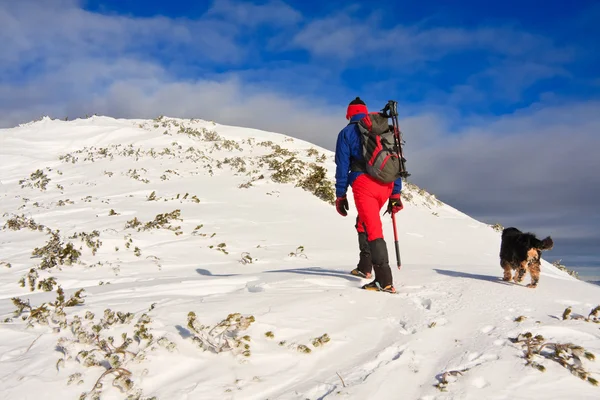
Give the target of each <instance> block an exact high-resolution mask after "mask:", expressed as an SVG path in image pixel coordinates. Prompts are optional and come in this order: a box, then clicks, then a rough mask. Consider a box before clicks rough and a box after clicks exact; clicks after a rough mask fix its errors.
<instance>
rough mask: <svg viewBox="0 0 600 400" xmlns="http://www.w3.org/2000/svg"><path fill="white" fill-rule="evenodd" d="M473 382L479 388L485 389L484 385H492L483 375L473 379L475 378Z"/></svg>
mask: <svg viewBox="0 0 600 400" xmlns="http://www.w3.org/2000/svg"><path fill="white" fill-rule="evenodd" d="M471 384H472V385H473V386H475V387H476V388H477V389H483V388H484V387H486V386H489V385H490V384H489V383H488V382H487V381H486V380H485V379H483V378H482V377H479V378H475V379H473V380H472V381H471Z"/></svg>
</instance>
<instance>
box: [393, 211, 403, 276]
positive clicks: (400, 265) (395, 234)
mask: <svg viewBox="0 0 600 400" xmlns="http://www.w3.org/2000/svg"><path fill="white" fill-rule="evenodd" d="M392 225H393V226H394V246H395V247H396V261H397V262H398V269H400V267H402V263H401V262H400V247H399V246H398V230H397V229H396V214H394V213H392Z"/></svg>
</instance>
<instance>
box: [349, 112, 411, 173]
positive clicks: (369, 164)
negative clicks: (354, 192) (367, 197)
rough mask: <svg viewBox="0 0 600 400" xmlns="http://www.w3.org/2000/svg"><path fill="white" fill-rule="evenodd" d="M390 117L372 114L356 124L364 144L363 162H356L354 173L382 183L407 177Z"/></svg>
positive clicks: (378, 113)
mask: <svg viewBox="0 0 600 400" xmlns="http://www.w3.org/2000/svg"><path fill="white" fill-rule="evenodd" d="M388 118H389V116H388V115H386V114H384V113H381V112H376V113H370V114H367V115H366V116H364V117H363V118H361V119H360V120H359V121H355V122H351V124H356V125H357V127H358V131H359V132H360V137H361V142H362V155H363V161H362V162H359V161H355V162H353V165H352V170H353V171H363V172H366V173H367V174H369V175H370V176H372V177H373V178H375V179H377V180H379V181H380V182H382V183H390V182H394V181H395V180H396V179H398V178H399V177H402V176H405V171H404V163H403V159H402V157H401V156H400V151H401V150H400V149H399V148H398V144H397V142H396V137H395V136H394V126H392V125H389V124H388Z"/></svg>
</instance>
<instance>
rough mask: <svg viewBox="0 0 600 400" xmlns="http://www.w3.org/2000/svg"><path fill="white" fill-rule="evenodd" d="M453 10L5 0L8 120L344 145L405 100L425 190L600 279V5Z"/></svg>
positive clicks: (4, 110) (410, 4)
mask: <svg viewBox="0 0 600 400" xmlns="http://www.w3.org/2000/svg"><path fill="white" fill-rule="evenodd" d="M449 3H450V2H442V1H428V2H414V1H402V2H372V3H369V4H367V2H349V1H344V2H336V1H330V2H325V1H318V2H317V1H282V0H271V1H246V2H242V1H232V0H215V1H206V2H203V1H176V0H171V1H157V0H150V1H148V0H147V1H137V0H119V1H116V0H112V1H103V0H88V1H85V0H21V1H18V2H16V1H3V0H0V42H2V43H3V44H4V45H3V47H4V48H3V51H2V52H0V127H10V126H14V125H16V124H18V123H21V122H26V121H29V120H32V119H35V118H37V117H39V116H40V115H51V116H53V117H64V116H70V117H76V116H83V115H85V114H93V113H98V114H103V115H111V116H115V117H127V118H152V117H155V116H157V115H160V114H165V115H169V116H174V117H186V118H187V117H197V118H204V119H209V120H216V121H218V122H221V123H225V124H234V125H242V126H248V127H254V128H258V129H266V130H271V131H275V132H281V133H286V134H290V135H292V136H296V137H299V138H303V139H306V140H309V141H311V142H314V143H316V144H318V145H321V146H323V147H326V148H328V149H330V150H333V145H334V143H335V139H336V136H337V132H338V131H339V129H340V128H341V127H343V125H344V123H345V120H344V115H345V107H346V105H347V103H348V102H349V101H350V100H351V99H353V98H354V97H355V96H357V95H360V96H361V97H362V98H363V99H365V100H366V101H367V104H368V105H369V106H370V107H371V108H372V109H379V108H380V107H381V106H383V104H384V103H385V102H386V101H387V100H388V99H395V100H397V101H399V106H400V112H401V124H402V127H403V130H404V131H405V135H406V140H407V148H406V151H407V155H408V156H409V164H408V166H409V169H410V171H411V173H412V174H413V176H412V178H413V181H414V182H415V183H416V184H418V185H420V186H423V187H424V188H426V189H427V190H429V191H431V192H433V193H435V194H436V195H437V196H438V197H439V198H440V199H442V200H443V201H446V202H448V203H450V204H451V205H453V206H455V207H456V208H458V209H460V210H462V211H464V212H466V213H468V214H470V215H472V216H474V217H475V218H478V219H480V220H483V221H485V222H490V223H492V222H500V223H502V224H503V225H505V226H507V225H515V226H518V227H520V228H522V229H525V230H532V231H536V232H537V233H539V234H540V235H547V234H551V235H553V237H555V238H556V242H557V245H556V247H555V249H554V250H553V251H552V252H549V253H547V255H546V258H547V259H549V260H552V259H555V258H562V259H563V262H564V263H565V264H567V265H568V266H577V267H581V268H582V271H590V273H594V274H598V275H600V272H597V271H599V270H600V254H599V253H600V250H599V249H600V229H599V228H597V227H598V226H600V213H599V212H598V211H597V206H596V203H597V199H598V197H599V196H600V178H599V177H598V174H597V171H598V170H599V169H600V161H599V159H600V157H598V156H597V153H598V150H600V137H599V135H598V132H600V73H599V72H598V71H600V52H599V48H598V46H599V45H598V38H600V27H599V24H598V23H597V21H598V20H600V4H599V3H598V2H597V1H596V2H594V1H584V0H579V1H577V2H571V3H568V2H565V1H556V0H550V1H546V2H544V3H543V5H540V4H542V3H540V2H538V1H526V0H522V1H512V0H511V1H502V2H493V3H492V2H484V1H474V0H470V1H454V2H451V3H452V4H451V5H448V4H449ZM585 267H589V268H590V269H588V270H585V269H584V268H585Z"/></svg>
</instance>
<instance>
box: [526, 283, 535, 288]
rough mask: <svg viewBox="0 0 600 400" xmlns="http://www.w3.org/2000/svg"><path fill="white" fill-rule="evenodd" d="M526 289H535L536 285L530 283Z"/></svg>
mask: <svg viewBox="0 0 600 400" xmlns="http://www.w3.org/2000/svg"><path fill="white" fill-rule="evenodd" d="M527 287H528V288H530V289H535V288H536V287H537V283H530V284H529V285H527Z"/></svg>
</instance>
